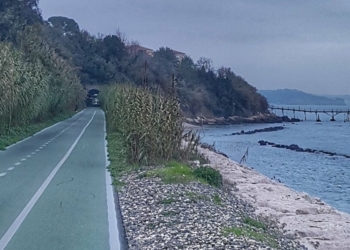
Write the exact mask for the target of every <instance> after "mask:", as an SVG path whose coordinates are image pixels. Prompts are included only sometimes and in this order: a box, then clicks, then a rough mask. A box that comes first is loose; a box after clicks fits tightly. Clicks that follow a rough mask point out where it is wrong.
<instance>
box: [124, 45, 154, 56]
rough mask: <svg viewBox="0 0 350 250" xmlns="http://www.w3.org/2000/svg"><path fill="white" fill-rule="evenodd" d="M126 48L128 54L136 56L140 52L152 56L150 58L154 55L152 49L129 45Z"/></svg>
mask: <svg viewBox="0 0 350 250" xmlns="http://www.w3.org/2000/svg"><path fill="white" fill-rule="evenodd" d="M126 48H127V50H128V52H129V53H131V54H137V53H139V52H140V51H141V52H145V53H146V54H147V55H149V56H152V57H153V54H154V50H153V49H149V48H146V47H142V46H140V45H130V46H127V47H126Z"/></svg>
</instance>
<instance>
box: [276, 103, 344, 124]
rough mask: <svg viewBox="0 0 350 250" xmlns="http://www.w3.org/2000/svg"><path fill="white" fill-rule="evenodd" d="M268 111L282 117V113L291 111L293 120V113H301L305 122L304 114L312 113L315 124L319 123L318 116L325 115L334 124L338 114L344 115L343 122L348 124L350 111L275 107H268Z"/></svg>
mask: <svg viewBox="0 0 350 250" xmlns="http://www.w3.org/2000/svg"><path fill="white" fill-rule="evenodd" d="M269 110H271V111H277V110H279V111H282V115H283V116H284V115H285V114H284V112H286V111H292V112H293V115H294V118H295V113H296V112H299V113H300V112H301V113H304V116H305V121H306V114H307V113H313V114H315V115H316V121H317V122H321V119H320V114H326V115H328V116H330V117H331V119H330V121H332V122H334V121H335V116H336V115H339V114H344V122H349V121H350V109H347V110H334V109H331V110H330V109H329V110H327V109H323V110H317V109H314V110H312V109H311V108H310V110H308V109H302V108H300V107H299V108H286V107H276V106H269Z"/></svg>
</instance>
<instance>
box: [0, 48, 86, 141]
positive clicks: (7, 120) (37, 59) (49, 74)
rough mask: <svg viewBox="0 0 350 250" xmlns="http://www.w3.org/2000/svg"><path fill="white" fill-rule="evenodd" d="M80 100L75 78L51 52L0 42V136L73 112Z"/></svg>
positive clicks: (80, 94)
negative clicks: (23, 48)
mask: <svg viewBox="0 0 350 250" xmlns="http://www.w3.org/2000/svg"><path fill="white" fill-rule="evenodd" d="M83 98H84V91H83V88H82V86H81V84H80V82H79V79H78V78H77V76H76V74H75V73H74V72H73V70H72V69H71V68H70V66H69V65H68V64H67V63H66V62H65V61H64V60H63V59H61V58H60V57H58V56H57V55H56V54H55V52H54V51H52V50H50V49H49V48H46V47H45V46H39V45H38V47H37V48H32V50H26V51H24V50H22V49H20V48H15V47H13V46H12V45H11V44H8V43H2V42H0V135H1V134H6V133H8V132H9V131H10V129H11V128H12V127H14V126H25V125H26V124H29V123H33V122H37V121H43V120H45V119H47V118H50V117H53V116H55V115H57V114H60V113H64V112H66V111H67V110H72V109H74V108H75V107H76V105H77V104H78V103H79V102H80V103H82V102H83Z"/></svg>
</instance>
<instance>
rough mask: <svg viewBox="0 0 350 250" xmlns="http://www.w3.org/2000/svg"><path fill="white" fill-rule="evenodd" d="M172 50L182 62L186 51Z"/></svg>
mask: <svg viewBox="0 0 350 250" xmlns="http://www.w3.org/2000/svg"><path fill="white" fill-rule="evenodd" d="M171 51H172V52H173V53H174V55H175V56H176V58H177V60H179V61H180V62H181V61H182V59H184V58H185V56H186V53H183V52H180V51H176V50H171Z"/></svg>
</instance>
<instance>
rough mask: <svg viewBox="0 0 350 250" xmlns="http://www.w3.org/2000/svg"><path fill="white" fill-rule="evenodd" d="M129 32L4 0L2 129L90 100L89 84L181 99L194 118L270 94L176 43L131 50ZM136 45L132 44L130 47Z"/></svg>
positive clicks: (32, 1) (260, 101)
mask: <svg viewBox="0 0 350 250" xmlns="http://www.w3.org/2000/svg"><path fill="white" fill-rule="evenodd" d="M131 45H137V43H135V42H130V41H129V40H128V39H126V37H125V35H123V34H122V33H120V32H116V34H115V35H100V36H93V35H91V34H89V33H88V32H87V31H85V30H81V29H80V28H79V25H78V24H77V23H76V22H75V21H74V20H73V19H69V18H66V17H51V18H49V19H48V20H47V21H45V20H43V18H42V16H41V14H40V9H39V8H38V0H3V1H1V2H0V55H1V57H0V69H1V70H0V96H1V99H0V104H1V105H0V133H2V134H3V133H6V132H8V131H9V130H10V128H11V127H13V126H23V125H26V124H31V123H36V122H40V121H44V120H46V119H48V118H50V117H53V116H55V115H57V114H61V113H64V112H67V111H69V110H75V109H77V107H78V106H81V105H83V101H84V98H85V95H86V91H84V89H83V88H84V86H86V85H113V84H118V83H121V82H124V83H125V82H126V83H130V84H134V85H136V86H144V87H147V88H148V89H150V90H151V91H155V92H157V93H159V94H161V95H162V96H167V95H169V94H170V92H171V90H172V88H171V86H172V85H175V88H174V89H176V92H175V93H173V94H174V96H175V97H176V98H177V99H178V100H179V101H180V107H181V111H182V114H184V115H186V116H188V117H197V116H204V117H208V118H209V117H221V116H224V117H228V116H233V115H241V116H250V115H254V114H257V113H265V112H267V106H268V105H267V102H266V99H265V98H264V97H263V96H261V95H260V94H258V93H257V90H256V89H255V88H254V87H252V86H251V85H249V84H248V83H247V82H246V81H245V80H244V79H243V78H242V77H240V76H237V75H236V74H235V73H233V72H232V70H231V69H230V68H225V67H221V68H219V69H218V70H215V69H214V68H213V67H212V62H211V60H210V59H206V58H201V59H199V60H198V61H197V62H194V61H193V60H192V59H191V58H190V57H188V56H186V57H185V58H183V60H181V61H180V60H179V59H177V57H176V56H175V54H174V52H173V50H171V49H170V48H163V47H162V48H159V49H158V50H157V51H155V52H154V54H153V55H152V56H151V55H149V54H147V53H144V52H142V51H139V52H135V51H131V50H130V48H131V47H132V46H131ZM130 46H131V47H130Z"/></svg>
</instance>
